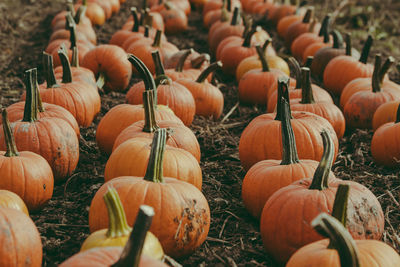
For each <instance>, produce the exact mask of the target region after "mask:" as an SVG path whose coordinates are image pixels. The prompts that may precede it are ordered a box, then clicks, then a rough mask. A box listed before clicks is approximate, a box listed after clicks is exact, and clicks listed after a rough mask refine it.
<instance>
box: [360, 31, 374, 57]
mask: <svg viewBox="0 0 400 267" xmlns="http://www.w3.org/2000/svg"><path fill="white" fill-rule="evenodd" d="M373 41H374V39H372V36H371V35H368V38H367V40H366V41H365V44H364V47H363V49H362V52H361V56H360V59H359V61H360V62H361V63H364V64H367V61H368V56H369V51H370V50H371V46H372V43H373Z"/></svg>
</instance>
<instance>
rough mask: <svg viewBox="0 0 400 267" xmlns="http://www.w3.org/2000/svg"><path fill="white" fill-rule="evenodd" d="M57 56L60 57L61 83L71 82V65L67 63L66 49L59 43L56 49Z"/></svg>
mask: <svg viewBox="0 0 400 267" xmlns="http://www.w3.org/2000/svg"><path fill="white" fill-rule="evenodd" d="M57 53H58V56H59V57H60V61H61V66H62V69H63V76H62V80H61V82H62V83H71V82H72V71H71V65H70V63H69V59H68V54H67V50H66V48H65V46H64V44H61V46H60V49H58V51H57Z"/></svg>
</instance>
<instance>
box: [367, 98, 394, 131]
mask: <svg viewBox="0 0 400 267" xmlns="http://www.w3.org/2000/svg"><path fill="white" fill-rule="evenodd" d="M399 104H400V101H389V102H386V103H384V104H382V105H380V106H379V107H378V108H377V109H376V111H375V113H374V116H373V117H372V129H373V130H374V131H376V130H377V129H378V128H379V127H380V126H382V125H383V124H385V123H388V122H394V121H396V116H397V109H398V106H399Z"/></svg>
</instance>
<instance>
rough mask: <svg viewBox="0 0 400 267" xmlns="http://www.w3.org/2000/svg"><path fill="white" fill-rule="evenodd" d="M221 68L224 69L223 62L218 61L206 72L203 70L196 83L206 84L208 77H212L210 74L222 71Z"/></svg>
mask: <svg viewBox="0 0 400 267" xmlns="http://www.w3.org/2000/svg"><path fill="white" fill-rule="evenodd" d="M220 68H222V62H221V61H217V62H214V63H212V64H210V65H209V66H208V67H207V68H206V69H205V70H203V71H202V72H201V73H200V75H199V77H197V79H196V82H197V83H202V82H204V81H205V80H206V79H207V77H208V75H210V73H214V72H215V71H216V70H217V69H220Z"/></svg>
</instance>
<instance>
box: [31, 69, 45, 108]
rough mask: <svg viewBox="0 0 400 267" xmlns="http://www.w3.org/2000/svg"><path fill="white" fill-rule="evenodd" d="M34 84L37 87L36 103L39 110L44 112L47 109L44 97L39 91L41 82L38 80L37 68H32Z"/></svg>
mask: <svg viewBox="0 0 400 267" xmlns="http://www.w3.org/2000/svg"><path fill="white" fill-rule="evenodd" d="M32 85H33V86H34V88H35V94H36V104H37V108H38V111H39V112H44V111H45V109H44V107H43V103H42V97H41V96H40V92H39V84H38V82H37V69H36V68H34V69H32Z"/></svg>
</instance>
